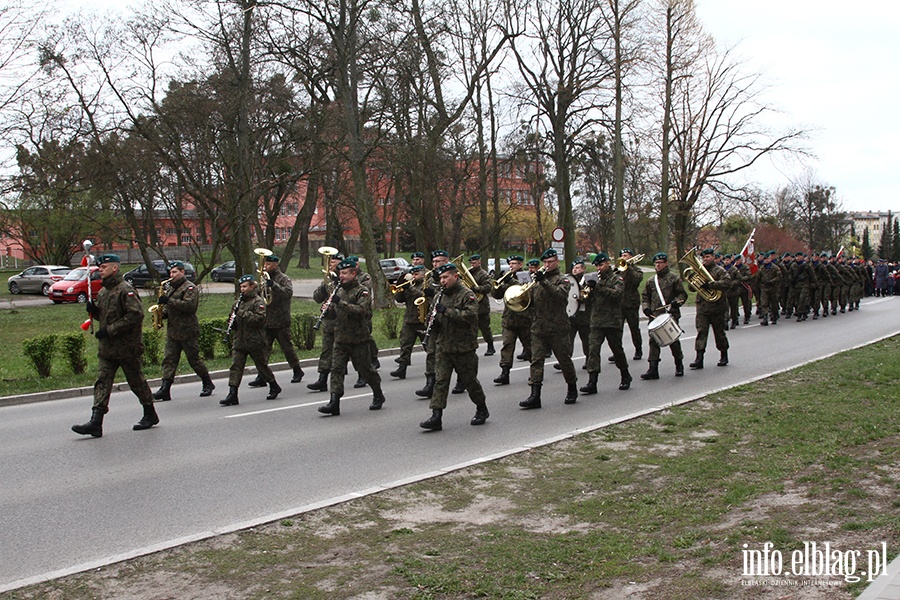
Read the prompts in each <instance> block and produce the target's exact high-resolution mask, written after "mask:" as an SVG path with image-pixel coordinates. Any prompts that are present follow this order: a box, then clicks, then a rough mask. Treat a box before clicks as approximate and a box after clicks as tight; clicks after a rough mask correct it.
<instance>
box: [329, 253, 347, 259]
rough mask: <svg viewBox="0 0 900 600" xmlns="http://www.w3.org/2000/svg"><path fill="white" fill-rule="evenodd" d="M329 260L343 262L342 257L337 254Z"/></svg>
mask: <svg viewBox="0 0 900 600" xmlns="http://www.w3.org/2000/svg"><path fill="white" fill-rule="evenodd" d="M331 260H344V255H343V254H341V253H337V254H335V255H334V256H332V257H331Z"/></svg>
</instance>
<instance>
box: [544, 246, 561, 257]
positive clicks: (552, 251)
mask: <svg viewBox="0 0 900 600" xmlns="http://www.w3.org/2000/svg"><path fill="white" fill-rule="evenodd" d="M555 256H559V252H557V251H556V248H547V249H546V250H544V253H543V254H541V260H547V259H548V258H553V257H555Z"/></svg>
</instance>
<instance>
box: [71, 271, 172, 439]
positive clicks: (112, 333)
mask: <svg viewBox="0 0 900 600" xmlns="http://www.w3.org/2000/svg"><path fill="white" fill-rule="evenodd" d="M119 263H120V261H119V257H118V256H116V255H115V254H105V255H103V256H99V257H97V265H98V268H99V270H100V277H101V278H102V279H103V287H102V288H101V290H100V292H99V293H98V294H97V299H96V301H93V302H88V303H87V311H88V313H90V315H91V317H92V318H93V319H97V320H98V321H99V323H98V324H99V326H100V327H99V329H97V332H96V333H95V334H94V335H95V337H96V338H97V358H98V360H99V365H98V367H97V381H96V382H95V383H94V406H93V408H92V409H91V419H90V421H88V422H87V423H84V424H82V425H73V426H72V431H74V432H75V433H78V434H81V435H90V436H93V437H102V436H103V415H105V414H106V413H107V412H109V396H110V394H111V393H112V386H113V381H114V379H115V376H116V371H118V370H119V368H121V369H122V372H123V373H125V380H126V381H128V386H129V387H130V388H131V391H132V392H134V394H135V395H136V396H137V397H138V400H140V402H141V406H142V407H143V409H144V416H143V417H142V418H141V420H140V421H138V422H137V423H136V424H135V425H134V427H132V429H134V430H135V431H140V430H142V429H149V428H151V427H153V426H154V425H156V424H157V423H159V417H158V416H157V415H156V409H154V408H153V394H152V392H151V391H150V386H149V385H147V380H146V379H145V378H144V373H143V371H142V370H141V366H142V364H141V362H142V359H143V355H144V344H143V332H142V331H141V324H142V323H143V321H144V308H143V305H142V304H141V299H140V298H138V297H137V294H135V292H134V288H133V287H131V284H130V283H128V282H127V281H125V280H124V279H123V278H122V274H121V273H120V272H119V268H120V266H121V265H120V264H119ZM88 268H90V266H89V267H88Z"/></svg>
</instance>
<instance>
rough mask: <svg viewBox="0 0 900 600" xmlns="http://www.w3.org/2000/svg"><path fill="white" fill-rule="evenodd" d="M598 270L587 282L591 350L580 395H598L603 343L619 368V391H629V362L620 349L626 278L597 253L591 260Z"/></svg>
mask: <svg viewBox="0 0 900 600" xmlns="http://www.w3.org/2000/svg"><path fill="white" fill-rule="evenodd" d="M593 263H594V265H596V267H597V279H596V280H593V279H591V280H589V281H588V282H587V286H588V288H589V289H590V290H591V293H590V298H591V315H590V317H591V349H590V351H589V352H588V361H587V368H588V383H587V385H586V386H584V387H582V388H581V390H580V391H581V393H582V394H596V393H597V378H598V377H599V375H600V348H601V346H602V345H603V342H604V340H605V341H606V343H607V344H609V349H610V350H611V351H612V355H613V358H614V359H615V363H616V367H618V368H619V373H620V374H621V381H620V383H619V389H620V390H627V389H628V388H629V387H631V374H630V373H629V372H628V359H627V358H625V351H624V350H623V349H622V327H623V325H624V316H623V315H622V294H623V293H624V291H625V277H624V275H623V274H620V273H619V271H618V270H617V269H613V268H612V266H611V265H610V264H609V256H608V255H607V254H606V253H605V252H598V253H597V256H595V257H594V260H593Z"/></svg>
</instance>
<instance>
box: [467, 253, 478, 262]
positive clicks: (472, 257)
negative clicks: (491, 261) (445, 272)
mask: <svg viewBox="0 0 900 600" xmlns="http://www.w3.org/2000/svg"><path fill="white" fill-rule="evenodd" d="M473 260H481V255H480V254H473V255H472V256H470V257H469V262H471V261H473Z"/></svg>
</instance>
